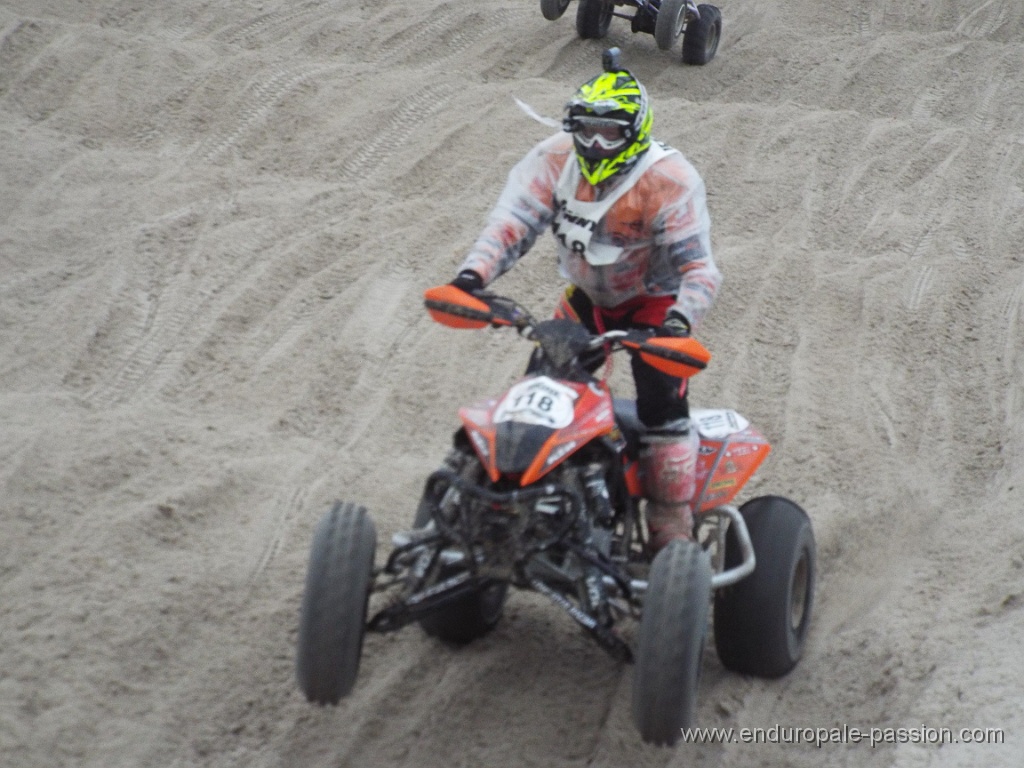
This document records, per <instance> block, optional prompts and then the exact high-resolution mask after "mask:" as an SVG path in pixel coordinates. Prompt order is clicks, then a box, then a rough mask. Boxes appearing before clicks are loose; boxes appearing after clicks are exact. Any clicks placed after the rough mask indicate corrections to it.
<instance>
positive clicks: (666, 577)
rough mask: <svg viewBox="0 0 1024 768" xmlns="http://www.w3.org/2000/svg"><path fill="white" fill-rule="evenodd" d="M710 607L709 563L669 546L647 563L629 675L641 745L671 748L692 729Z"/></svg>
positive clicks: (687, 544) (682, 546) (687, 548)
mask: <svg viewBox="0 0 1024 768" xmlns="http://www.w3.org/2000/svg"><path fill="white" fill-rule="evenodd" d="M710 602H711V561H710V560H709V558H708V555H707V553H706V552H705V551H704V550H703V549H701V547H700V545H698V544H697V543H696V542H693V541H684V540H679V541H672V542H670V543H669V544H668V545H667V546H666V547H665V548H664V549H662V550H661V551H660V552H659V553H658V554H657V555H656V556H655V558H654V561H653V562H652V563H651V573H650V577H649V580H648V583H647V595H646V597H645V598H644V606H643V615H642V617H641V619H640V629H639V633H638V636H637V651H636V667H635V669H634V671H633V721H634V723H635V724H636V727H637V729H638V730H639V731H640V735H641V737H642V738H643V740H644V741H646V742H649V743H651V744H659V745H666V746H671V745H673V744H675V743H676V741H678V740H679V738H680V737H681V736H682V733H681V730H680V729H682V728H688V727H690V726H691V725H692V724H693V720H694V713H695V710H696V703H697V688H698V684H699V682H700V669H701V657H702V656H703V654H704V641H705V638H706V637H707V628H708V611H709V607H710Z"/></svg>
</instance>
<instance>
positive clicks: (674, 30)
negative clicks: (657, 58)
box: [654, 0, 686, 51]
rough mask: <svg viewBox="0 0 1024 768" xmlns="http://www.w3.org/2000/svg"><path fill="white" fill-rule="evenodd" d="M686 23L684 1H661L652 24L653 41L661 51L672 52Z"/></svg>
mask: <svg viewBox="0 0 1024 768" xmlns="http://www.w3.org/2000/svg"><path fill="white" fill-rule="evenodd" d="M685 21H686V0H661V8H660V9H659V10H658V18H657V19H656V20H655V22H654V40H655V42H656V43H657V44H658V47H659V48H661V50H663V51H670V50H672V49H673V48H674V47H675V45H676V41H678V40H679V36H680V35H681V34H683V24H684V23H685Z"/></svg>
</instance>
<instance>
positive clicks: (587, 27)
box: [540, 0, 722, 65]
mask: <svg viewBox="0 0 1024 768" xmlns="http://www.w3.org/2000/svg"><path fill="white" fill-rule="evenodd" d="M570 1H571V0H540V12H541V13H542V14H543V15H544V18H545V19H547V20H548V21H555V20H557V19H560V18H561V17H562V15H563V14H564V13H565V12H566V10H568V8H569V3H570ZM627 10H628V13H627ZM614 17H618V18H620V19H625V20H626V21H628V22H629V27H630V29H631V30H632V31H633V32H634V33H635V32H646V33H647V34H650V35H654V40H655V42H656V43H657V44H658V48H660V49H661V50H663V51H671V50H672V49H673V48H675V47H676V45H677V44H678V42H679V38H682V39H683V45H682V49H683V50H682V60H683V63H684V64H696V65H703V64H707V63H708V62H709V61H711V59H713V58H714V57H715V53H716V52H717V51H718V41H719V40H721V38H722V12H721V10H719V8H718V7H717V6H714V5H711V4H708V3H702V4H700V5H698V4H697V3H696V2H694V0H577V4H576V34H578V35H579V36H580V37H581V38H583V39H584V40H591V39H600V38H602V37H604V36H605V35H607V34H608V29H609V27H610V26H611V23H612V18H614Z"/></svg>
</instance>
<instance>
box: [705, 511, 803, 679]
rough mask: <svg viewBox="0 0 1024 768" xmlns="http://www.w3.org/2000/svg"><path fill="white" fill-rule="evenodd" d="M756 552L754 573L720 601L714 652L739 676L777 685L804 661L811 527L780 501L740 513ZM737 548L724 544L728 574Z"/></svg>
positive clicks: (732, 542)
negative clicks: (774, 680) (771, 680)
mask: <svg viewBox="0 0 1024 768" xmlns="http://www.w3.org/2000/svg"><path fill="white" fill-rule="evenodd" d="M740 513H741V514H742V515H743V519H744V520H745V521H746V524H747V529H748V530H749V532H750V539H751V542H752V543H753V545H754V556H755V557H756V558H757V564H756V566H755V567H754V571H753V573H751V574H750V575H749V576H747V577H746V578H745V579H742V580H741V581H738V582H737V583H735V584H733V585H731V586H728V587H723V588H722V589H720V590H718V591H717V592H716V593H715V619H714V627H715V648H716V650H717V651H718V658H719V659H721V661H722V664H723V665H724V666H725V667H726V668H727V669H731V670H733V671H734V672H740V673H741V674H746V675H755V676H757V677H767V678H776V677H781V676H782V675H785V674H786V673H787V672H789V671H790V670H791V669H793V667H795V666H796V664H797V662H798V661H799V660H800V657H801V655H802V654H803V649H804V644H805V642H806V640H807V630H808V627H809V626H810V622H811V611H812V608H813V604H814V586H815V581H816V577H817V552H816V547H815V542H814V533H813V532H812V530H811V521H810V519H809V518H808V516H807V513H806V512H804V511H803V510H802V509H801V508H800V507H799V506H797V505H796V504H794V503H793V502H792V501H790V500H789V499H784V498H782V497H781V496H762V497H759V498H756V499H752V500H750V501H748V502H747V503H746V504H744V505H743V506H742V507H740ZM740 559H741V556H740V552H739V543H738V542H737V540H736V537H735V535H732V532H731V531H730V533H729V534H727V536H726V546H725V566H726V568H729V567H732V566H734V565H737V564H738V563H739V562H740Z"/></svg>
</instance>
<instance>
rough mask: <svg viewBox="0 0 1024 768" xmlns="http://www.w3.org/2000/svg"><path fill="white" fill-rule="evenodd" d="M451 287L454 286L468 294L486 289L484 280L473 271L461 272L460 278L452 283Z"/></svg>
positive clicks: (465, 270)
mask: <svg viewBox="0 0 1024 768" xmlns="http://www.w3.org/2000/svg"><path fill="white" fill-rule="evenodd" d="M450 285H454V286H455V287H456V288H458V289H459V290H461V291H465V292H466V293H475V292H476V291H479V290H480V289H481V288H483V287H484V279H483V278H482V277H480V275H478V274H477V273H476V272H474V271H473V270H471V269H464V270H462V271H461V272H459V275H458V277H456V278H455V279H454V280H452V281H451V283H450Z"/></svg>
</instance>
